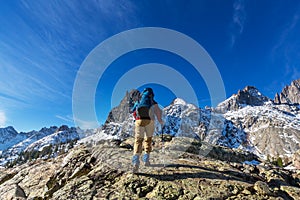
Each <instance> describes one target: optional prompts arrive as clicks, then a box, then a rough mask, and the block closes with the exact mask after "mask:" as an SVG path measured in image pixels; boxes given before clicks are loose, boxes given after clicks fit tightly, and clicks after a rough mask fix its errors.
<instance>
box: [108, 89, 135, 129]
mask: <svg viewBox="0 0 300 200" xmlns="http://www.w3.org/2000/svg"><path fill="white" fill-rule="evenodd" d="M139 98H140V92H139V91H138V90H131V91H130V92H128V91H127V92H126V95H125V97H124V98H123V99H122V100H121V102H120V104H119V105H118V106H117V107H115V108H113V109H112V110H111V111H110V112H109V114H108V117H107V119H106V121H105V124H108V123H110V122H123V121H124V120H126V119H127V117H128V113H129V111H130V109H131V108H132V107H133V105H134V103H135V102H136V101H137V100H139Z"/></svg>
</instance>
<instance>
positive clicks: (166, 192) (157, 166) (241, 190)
mask: <svg viewBox="0 0 300 200" xmlns="http://www.w3.org/2000/svg"><path fill="white" fill-rule="evenodd" d="M154 140H155V145H154V150H153V152H152V153H151V159H150V161H151V166H150V167H144V166H141V168H140V172H139V173H138V174H132V173H131V171H130V168H131V166H130V164H131V155H132V150H131V148H127V147H128V146H129V145H132V144H133V139H132V138H129V139H128V140H126V141H123V142H121V143H120V142H116V141H102V142H101V143H99V144H98V145H97V146H93V147H89V148H88V147H86V146H84V145H80V146H77V147H75V148H74V149H72V150H71V151H70V152H69V153H68V154H65V155H61V156H59V157H57V158H56V159H50V160H37V161H35V162H31V163H27V164H24V165H20V166H15V167H14V168H10V169H0V196H1V198H2V199H57V200H58V199H59V200H62V199H258V200H259V199H274V200H275V199H297V197H299V187H300V173H296V172H287V171H285V170H281V169H279V168H275V167H272V165H269V164H264V163H261V164H260V165H257V166H255V165H247V164H241V162H243V161H245V160H247V159H256V157H255V156H254V155H252V156H251V155H245V154H243V152H240V151H234V150H232V149H229V148H222V147H217V146H215V147H213V148H211V152H210V153H209V154H208V155H207V156H206V157H203V156H201V155H199V150H201V148H202V147H203V145H204V144H202V143H201V142H197V141H192V140H191V139H189V138H185V137H183V138H176V139H175V138H170V141H168V142H165V144H164V146H165V150H164V152H162V149H161V142H160V139H159V138H157V137H155V138H154ZM184 144H186V145H187V146H188V147H189V148H188V149H187V148H186V147H185V146H184ZM188 144H189V145H188ZM297 195H298V196H297Z"/></svg>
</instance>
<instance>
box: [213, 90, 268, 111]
mask: <svg viewBox="0 0 300 200" xmlns="http://www.w3.org/2000/svg"><path fill="white" fill-rule="evenodd" d="M268 101H270V99H269V98H268V97H266V96H264V95H262V94H261V93H260V92H259V91H258V90H257V89H256V88H255V87H253V86H246V87H245V88H244V89H243V90H239V91H238V93H237V94H234V95H232V96H231V97H230V98H229V99H227V100H225V101H224V102H222V103H220V104H219V105H218V106H217V108H216V110H217V111H221V112H226V111H230V110H238V109H240V108H243V107H245V106H246V105H249V106H262V105H264V104H265V103H266V102H268Z"/></svg>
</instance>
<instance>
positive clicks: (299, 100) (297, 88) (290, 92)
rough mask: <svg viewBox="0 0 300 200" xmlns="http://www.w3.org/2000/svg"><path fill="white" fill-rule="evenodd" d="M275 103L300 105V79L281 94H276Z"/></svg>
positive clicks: (285, 88) (286, 87)
mask: <svg viewBox="0 0 300 200" xmlns="http://www.w3.org/2000/svg"><path fill="white" fill-rule="evenodd" d="M274 102H275V103H277V104H284V103H285V104H300V79H297V80H294V81H292V83H291V85H287V86H285V87H284V88H283V90H282V92H281V93H280V94H277V93H276V95H275V98H274Z"/></svg>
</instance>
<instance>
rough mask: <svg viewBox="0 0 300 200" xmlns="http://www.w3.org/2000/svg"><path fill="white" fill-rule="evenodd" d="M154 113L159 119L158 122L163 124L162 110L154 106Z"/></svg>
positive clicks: (156, 105)
mask: <svg viewBox="0 0 300 200" xmlns="http://www.w3.org/2000/svg"><path fill="white" fill-rule="evenodd" d="M154 113H155V115H156V118H157V120H158V122H159V123H160V124H163V123H164V122H163V120H162V118H161V117H162V110H161V109H160V108H159V107H158V104H154Z"/></svg>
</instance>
